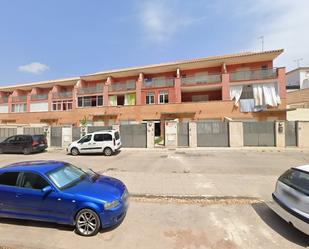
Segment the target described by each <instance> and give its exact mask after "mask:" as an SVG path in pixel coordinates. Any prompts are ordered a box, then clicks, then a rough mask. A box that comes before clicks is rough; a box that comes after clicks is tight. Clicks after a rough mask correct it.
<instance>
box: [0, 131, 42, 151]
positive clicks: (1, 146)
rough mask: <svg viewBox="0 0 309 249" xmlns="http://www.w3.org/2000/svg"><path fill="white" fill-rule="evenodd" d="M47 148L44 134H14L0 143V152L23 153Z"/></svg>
mask: <svg viewBox="0 0 309 249" xmlns="http://www.w3.org/2000/svg"><path fill="white" fill-rule="evenodd" d="M46 148H47V140H46V137H45V135H15V136H11V137H8V138H7V139H5V140H4V141H3V142H1V143H0V154H2V153H24V154H25V155H27V154H31V153H33V152H41V151H44V150H45V149H46Z"/></svg>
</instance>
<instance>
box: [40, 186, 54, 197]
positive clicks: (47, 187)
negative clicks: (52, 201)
mask: <svg viewBox="0 0 309 249" xmlns="http://www.w3.org/2000/svg"><path fill="white" fill-rule="evenodd" d="M52 191H53V189H52V187H51V186H46V187H45V188H43V189H42V192H43V193H44V194H45V195H47V194H49V193H50V192H52Z"/></svg>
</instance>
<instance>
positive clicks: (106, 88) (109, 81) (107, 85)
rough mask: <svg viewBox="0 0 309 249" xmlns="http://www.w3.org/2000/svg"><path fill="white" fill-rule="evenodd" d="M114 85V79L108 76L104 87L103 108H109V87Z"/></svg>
mask: <svg viewBox="0 0 309 249" xmlns="http://www.w3.org/2000/svg"><path fill="white" fill-rule="evenodd" d="M112 83H113V80H112V77H110V76H108V77H107V80H106V82H105V84H104V86H103V106H108V105H109V101H108V91H109V86H110V85H111V84H112Z"/></svg>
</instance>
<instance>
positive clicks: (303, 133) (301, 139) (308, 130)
mask: <svg viewBox="0 0 309 249" xmlns="http://www.w3.org/2000/svg"><path fill="white" fill-rule="evenodd" d="M308 137H309V122H301V121H299V122H298V132H297V140H298V147H299V148H309V139H308Z"/></svg>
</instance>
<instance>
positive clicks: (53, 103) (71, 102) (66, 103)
mask: <svg viewBox="0 0 309 249" xmlns="http://www.w3.org/2000/svg"><path fill="white" fill-rule="evenodd" d="M64 104H65V105H66V107H67V109H66V110H64V109H63V105H64ZM69 104H71V109H69V108H68V107H69ZM54 105H55V106H56V109H54ZM58 105H59V106H60V108H58ZM72 109H73V100H55V101H53V102H52V111H53V112H59V111H64V112H66V111H71V110H72Z"/></svg>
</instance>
